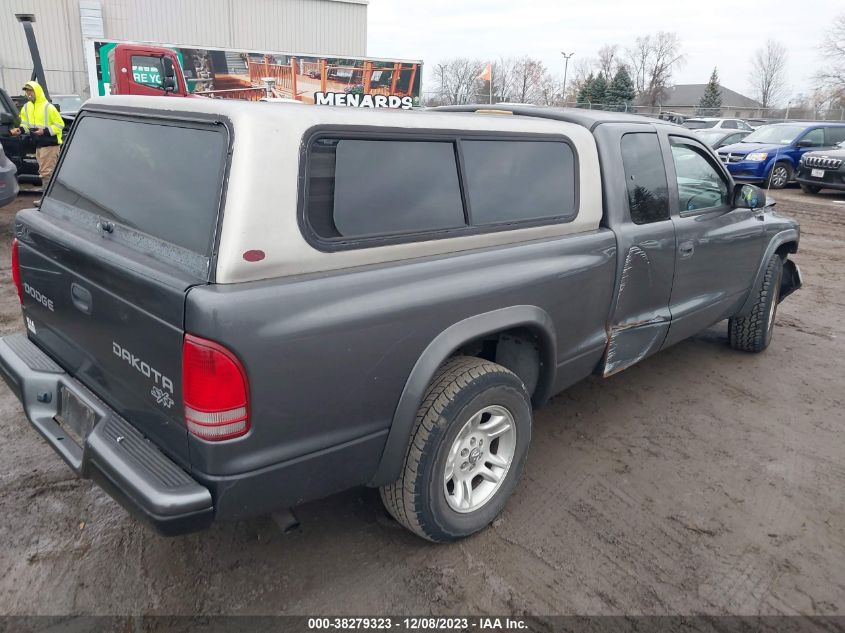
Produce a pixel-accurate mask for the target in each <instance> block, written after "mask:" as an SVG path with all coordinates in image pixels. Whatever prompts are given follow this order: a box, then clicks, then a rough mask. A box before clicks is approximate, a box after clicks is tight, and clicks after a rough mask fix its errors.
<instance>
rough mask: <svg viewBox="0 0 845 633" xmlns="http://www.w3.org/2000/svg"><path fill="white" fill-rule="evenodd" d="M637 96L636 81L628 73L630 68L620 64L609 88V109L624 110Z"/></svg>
mask: <svg viewBox="0 0 845 633" xmlns="http://www.w3.org/2000/svg"><path fill="white" fill-rule="evenodd" d="M636 96H637V93H636V91H635V90H634V82H633V81H632V80H631V75H630V74H628V69H627V68H626V67H625V66H619V70H617V71H616V74H615V75H614V76H613V81H611V82H610V86H608V88H607V103H608V110H616V111H618V112H623V111H625V110H627V108H629V107H630V106H631V103H632V102H633V101H634V98H635V97H636Z"/></svg>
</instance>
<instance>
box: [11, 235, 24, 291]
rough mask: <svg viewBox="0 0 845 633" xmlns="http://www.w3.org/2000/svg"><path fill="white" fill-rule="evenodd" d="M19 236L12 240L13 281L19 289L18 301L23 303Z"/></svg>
mask: <svg viewBox="0 0 845 633" xmlns="http://www.w3.org/2000/svg"><path fill="white" fill-rule="evenodd" d="M19 248H20V245H19V244H18V238H15V240H14V241H13V242H12V281H14V282H15V288H16V289H17V291H18V301H20V302H21V305H23V286H21V263H20V256H19V255H18V249H19Z"/></svg>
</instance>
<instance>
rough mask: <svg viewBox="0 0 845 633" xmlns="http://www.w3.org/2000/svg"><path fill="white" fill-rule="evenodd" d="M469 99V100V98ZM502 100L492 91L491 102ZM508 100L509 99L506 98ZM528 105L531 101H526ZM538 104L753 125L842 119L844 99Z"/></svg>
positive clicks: (432, 102) (436, 101)
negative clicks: (762, 104)
mask: <svg viewBox="0 0 845 633" xmlns="http://www.w3.org/2000/svg"><path fill="white" fill-rule="evenodd" d="M488 100H489V96H488V95H481V94H479V95H478V96H477V99H476V101H475V103H481V104H483V103H488ZM423 101H424V103H425V104H426V105H427V106H437V105H449V102H448V100H444V99H443V98H442V96H441V95H440V94H437V93H430V94H428V95H425V96H424V98H423ZM468 103H469V102H468ZM497 103H505V102H503V101H502V100H501V99H498V98H497V97H496V95H493V105H496V104H497ZM508 103H511V104H512V102H508ZM529 105H531V104H529ZM533 105H539V106H554V107H566V108H583V109H587V110H604V111H607V112H627V113H629V114H640V115H644V116H650V117H655V118H660V119H663V120H666V121H672V122H675V123H682V122H683V121H684V120H686V119H689V118H692V117H715V118H730V119H745V120H747V121H749V122H750V123H752V124H755V125H764V124H766V123H777V122H781V121H843V122H845V103H843V104H842V105H841V106H839V105H837V106H835V107H829V106H816V107H814V106H812V105H805V104H799V105H792V104H790V106H789V107H783V108H756V107H746V106H729V105H726V106H722V107H721V108H706V109H702V108H699V107H698V106H697V105H688V106H681V105H663V104H660V103H658V104H656V105H653V106H651V105H634V104H630V103H623V104H608V103H591V102H589V101H563V100H548V101H547V102H545V103H534V104H533Z"/></svg>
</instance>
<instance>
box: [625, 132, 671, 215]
mask: <svg viewBox="0 0 845 633" xmlns="http://www.w3.org/2000/svg"><path fill="white" fill-rule="evenodd" d="M622 164H623V166H624V167H625V182H626V185H627V187H628V208H629V209H630V211H631V220H632V221H633V222H634V223H635V224H648V223H649V222H659V221H661V220H668V219H669V188H668V185H667V181H666V168H665V167H664V165H663V153H662V152H661V151H660V142H659V141H658V140H657V134H646V133H639V132H638V133H635V134H626V135H625V136H623V137H622Z"/></svg>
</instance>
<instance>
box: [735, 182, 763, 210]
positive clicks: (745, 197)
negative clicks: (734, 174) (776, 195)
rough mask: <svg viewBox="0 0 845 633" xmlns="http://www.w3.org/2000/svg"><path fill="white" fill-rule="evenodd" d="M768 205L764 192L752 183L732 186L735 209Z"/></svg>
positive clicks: (759, 207) (760, 207) (758, 207)
mask: <svg viewBox="0 0 845 633" xmlns="http://www.w3.org/2000/svg"><path fill="white" fill-rule="evenodd" d="M765 206H768V200H767V199H766V192H765V191H763V190H762V189H760V187H755V186H754V185H736V186H735V187H734V208H735V209H737V208H738V209H751V210H752V211H753V210H754V209H762V208H763V207H765Z"/></svg>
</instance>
